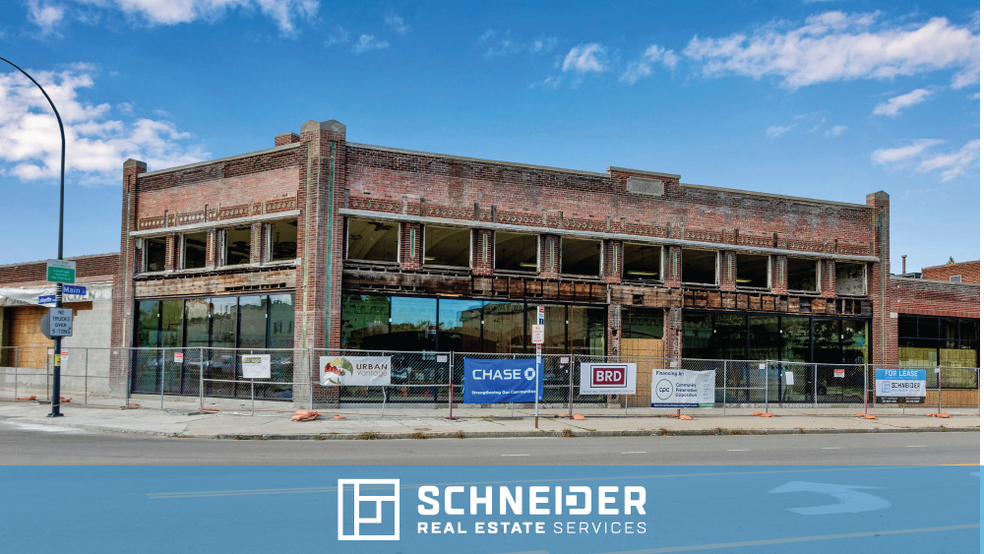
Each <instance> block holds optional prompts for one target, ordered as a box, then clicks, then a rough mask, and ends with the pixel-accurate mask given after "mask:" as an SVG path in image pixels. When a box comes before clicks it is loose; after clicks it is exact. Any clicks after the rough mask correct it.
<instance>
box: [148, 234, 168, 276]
mask: <svg viewBox="0 0 984 554" xmlns="http://www.w3.org/2000/svg"><path fill="white" fill-rule="evenodd" d="M144 252H146V256H147V258H146V260H147V264H146V266H145V267H146V271H164V261H165V259H166V258H167V240H166V239H165V238H164V237H157V238H152V239H144Z"/></svg>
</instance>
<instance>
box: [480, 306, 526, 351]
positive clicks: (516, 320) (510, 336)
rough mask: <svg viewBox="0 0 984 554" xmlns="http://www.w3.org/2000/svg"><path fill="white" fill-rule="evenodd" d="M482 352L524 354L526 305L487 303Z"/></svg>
mask: <svg viewBox="0 0 984 554" xmlns="http://www.w3.org/2000/svg"><path fill="white" fill-rule="evenodd" d="M484 313H485V315H484V318H485V326H484V332H483V334H482V336H483V341H482V342H483V348H482V351H483V352H498V353H505V354H521V353H523V352H525V341H526V321H525V319H526V318H525V315H526V305H525V304H523V303H521V302H487V303H486V304H485V309H484Z"/></svg>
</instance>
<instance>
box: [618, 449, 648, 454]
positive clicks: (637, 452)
mask: <svg viewBox="0 0 984 554" xmlns="http://www.w3.org/2000/svg"><path fill="white" fill-rule="evenodd" d="M645 453H646V451H645V450H636V451H630V452H622V454H645Z"/></svg>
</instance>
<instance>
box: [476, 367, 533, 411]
mask: <svg viewBox="0 0 984 554" xmlns="http://www.w3.org/2000/svg"><path fill="white" fill-rule="evenodd" d="M536 365H537V364H536V360H535V359H533V358H530V359H518V360H483V359H478V358H465V379H464V385H465V393H464V396H463V400H464V402H465V404H498V403H504V402H534V401H535V400H534V399H535V398H537V396H536V393H537V391H539V392H540V395H539V399H540V400H543V371H537V367H536Z"/></svg>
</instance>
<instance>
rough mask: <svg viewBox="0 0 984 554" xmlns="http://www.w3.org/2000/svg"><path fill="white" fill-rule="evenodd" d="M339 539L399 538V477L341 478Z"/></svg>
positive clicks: (382, 539) (339, 483)
mask: <svg viewBox="0 0 984 554" xmlns="http://www.w3.org/2000/svg"><path fill="white" fill-rule="evenodd" d="M338 540H340V541H398V540H400V480H399V479H339V480H338Z"/></svg>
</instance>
